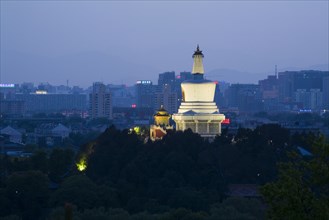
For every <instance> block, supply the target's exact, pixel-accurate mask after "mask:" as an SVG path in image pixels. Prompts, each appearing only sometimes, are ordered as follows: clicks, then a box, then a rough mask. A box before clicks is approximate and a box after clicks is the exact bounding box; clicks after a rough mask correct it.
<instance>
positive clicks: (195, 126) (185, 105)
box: [172, 45, 225, 138]
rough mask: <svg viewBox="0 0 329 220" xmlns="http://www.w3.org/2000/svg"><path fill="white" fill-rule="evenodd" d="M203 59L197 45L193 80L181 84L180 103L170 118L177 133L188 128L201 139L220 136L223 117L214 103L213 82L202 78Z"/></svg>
mask: <svg viewBox="0 0 329 220" xmlns="http://www.w3.org/2000/svg"><path fill="white" fill-rule="evenodd" d="M203 57H204V56H203V54H202V51H201V50H200V49H199V45H198V46H197V49H196V51H195V52H194V54H193V59H194V62H193V69H192V74H193V79H192V80H186V81H184V82H182V84H181V88H182V103H181V106H180V107H179V109H178V113H176V114H173V116H172V118H173V120H174V121H175V122H176V130H178V131H184V130H186V129H189V128H190V129H191V130H192V131H193V132H196V133H198V134H200V135H201V136H202V137H206V138H214V137H215V136H216V135H220V134H221V123H222V121H223V120H224V119H225V115H223V114H220V113H219V110H218V108H217V106H216V103H215V102H214V97H215V90H216V84H215V82H213V81H210V80H205V79H204V78H203V75H204V69H203V63H202V59H203Z"/></svg>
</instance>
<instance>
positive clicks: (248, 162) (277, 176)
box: [0, 124, 329, 220]
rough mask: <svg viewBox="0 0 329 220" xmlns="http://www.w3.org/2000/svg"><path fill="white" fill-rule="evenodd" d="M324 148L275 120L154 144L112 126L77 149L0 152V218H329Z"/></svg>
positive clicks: (328, 158) (175, 135) (328, 156)
mask: <svg viewBox="0 0 329 220" xmlns="http://www.w3.org/2000/svg"><path fill="white" fill-rule="evenodd" d="M297 146H298V147H300V146H302V147H303V148H305V149H306V150H308V151H310V152H311V154H312V156H307V157H304V156H302V155H301V154H300V152H299V151H298V148H297ZM328 152H329V146H328V142H327V140H325V139H324V138H323V137H321V136H320V135H317V134H290V132H289V130H287V129H284V128H282V127H280V126H279V125H276V124H267V125H262V126H259V127H257V128H256V129H254V130H250V129H244V128H240V129H239V130H238V132H237V133H236V134H231V133H230V132H229V130H227V129H226V130H223V133H222V135H221V136H220V137H216V138H215V140H213V141H212V142H209V141H208V140H205V139H203V138H201V137H200V136H199V135H198V134H195V133H193V132H192V131H191V130H187V131H184V132H169V133H168V134H167V135H166V136H165V137H164V138H163V139H162V140H160V141H156V142H151V141H149V140H146V141H145V139H144V138H141V136H139V135H137V134H136V133H134V132H130V131H129V130H117V129H115V128H114V127H110V128H108V129H107V130H106V131H105V132H104V133H103V134H101V135H100V136H98V137H97V138H95V139H94V140H92V141H88V142H87V143H82V144H81V146H80V150H79V152H74V151H72V150H70V149H67V148H55V149H52V150H48V151H45V150H43V149H39V150H37V151H35V153H34V154H33V155H32V156H31V157H27V158H10V157H8V156H2V158H1V167H0V168H1V182H0V204H1V206H0V218H1V219H7V220H9V219H49V220H50V219H88V220H93V219H98V220H99V219H100V220H102V219H104V220H105V219H136V220H137V219H192V220H193V219H204V220H211V219H265V218H269V219H329V217H328V213H329V209H328V207H329V205H328V204H329V197H328V194H329V192H328V189H329V187H328V184H329V176H328V175H329V165H328V164H329V153H328ZM79 164H80V165H79ZM81 164H83V166H82V167H83V169H79V166H81ZM230 184H255V185H257V186H259V189H260V192H261V193H262V196H259V197H255V198H241V197H240V198H237V197H232V196H230V192H229V185H230Z"/></svg>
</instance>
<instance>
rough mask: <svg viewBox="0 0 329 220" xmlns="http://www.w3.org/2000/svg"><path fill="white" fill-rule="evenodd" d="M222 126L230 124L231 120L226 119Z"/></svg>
mask: <svg viewBox="0 0 329 220" xmlns="http://www.w3.org/2000/svg"><path fill="white" fill-rule="evenodd" d="M222 124H226V125H228V124H230V119H229V118H225V119H224V121H222Z"/></svg>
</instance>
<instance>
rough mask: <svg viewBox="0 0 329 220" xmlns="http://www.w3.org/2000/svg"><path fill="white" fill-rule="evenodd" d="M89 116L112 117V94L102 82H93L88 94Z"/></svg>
mask: <svg viewBox="0 0 329 220" xmlns="http://www.w3.org/2000/svg"><path fill="white" fill-rule="evenodd" d="M89 103H90V104H89V116H90V117H91V118H108V119H112V96H111V93H110V92H109V91H108V90H107V88H106V86H105V85H104V84H103V83H100V82H95V83H94V84H93V90H92V92H91V93H90V94H89Z"/></svg>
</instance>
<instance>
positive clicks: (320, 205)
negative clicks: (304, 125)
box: [262, 138, 329, 219]
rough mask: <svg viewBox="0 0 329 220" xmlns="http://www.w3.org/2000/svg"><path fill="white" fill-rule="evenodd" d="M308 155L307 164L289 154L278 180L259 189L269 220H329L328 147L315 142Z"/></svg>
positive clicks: (298, 157)
mask: <svg viewBox="0 0 329 220" xmlns="http://www.w3.org/2000/svg"><path fill="white" fill-rule="evenodd" d="M312 153H313V157H312V158H311V159H310V160H306V159H304V158H302V157H301V156H299V155H298V154H296V153H291V155H290V157H291V161H289V162H286V163H281V164H280V166H279V177H278V180H277V181H275V182H272V183H267V184H266V185H265V186H264V187H262V194H263V195H264V198H265V201H266V202H267V203H268V205H269V210H268V217H269V218H270V219H329V187H328V185H329V143H328V142H326V140H325V139H324V138H320V139H318V140H317V141H316V142H315V143H314V145H313V151H312Z"/></svg>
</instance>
